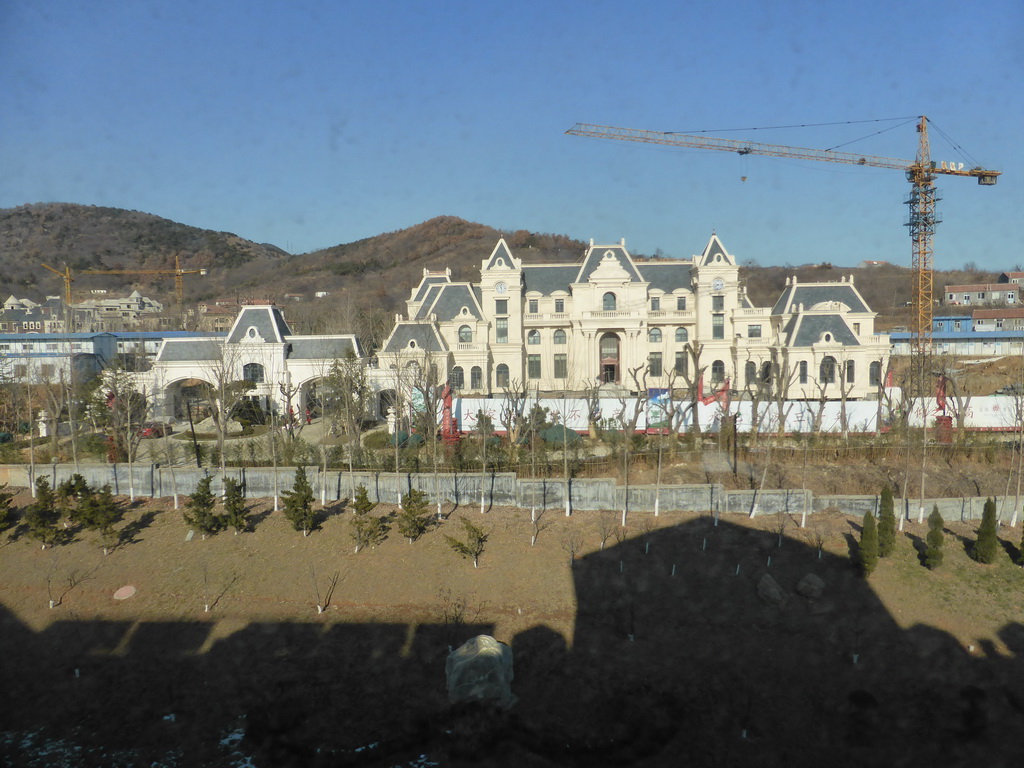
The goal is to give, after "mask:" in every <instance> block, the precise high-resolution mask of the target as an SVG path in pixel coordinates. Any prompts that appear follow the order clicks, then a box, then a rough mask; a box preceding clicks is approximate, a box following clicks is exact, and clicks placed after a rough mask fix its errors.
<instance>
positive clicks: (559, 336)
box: [554, 328, 565, 346]
mask: <svg viewBox="0 0 1024 768" xmlns="http://www.w3.org/2000/svg"><path fill="white" fill-rule="evenodd" d="M554 341H555V346H563V345H564V344H565V331H563V330H562V329H561V328H559V329H558V330H557V331H555V336H554Z"/></svg>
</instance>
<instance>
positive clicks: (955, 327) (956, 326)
mask: <svg viewBox="0 0 1024 768" xmlns="http://www.w3.org/2000/svg"><path fill="white" fill-rule="evenodd" d="M961 327H962V326H961V323H960V321H959V320H954V321H953V330H954V331H957V332H958V333H959V332H960V328H961Z"/></svg>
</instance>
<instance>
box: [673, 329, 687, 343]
mask: <svg viewBox="0 0 1024 768" xmlns="http://www.w3.org/2000/svg"><path fill="white" fill-rule="evenodd" d="M689 340H690V339H689V334H688V333H687V332H686V329H685V328H676V344H683V343H685V342H687V341H689Z"/></svg>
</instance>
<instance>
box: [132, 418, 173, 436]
mask: <svg viewBox="0 0 1024 768" xmlns="http://www.w3.org/2000/svg"><path fill="white" fill-rule="evenodd" d="M173 431H174V430H173V429H171V425H170V424H161V423H160V422H159V421H150V422H147V423H146V424H143V426H142V429H140V430H139V437H163V436H164V435H169V434H171V433H172V432H173Z"/></svg>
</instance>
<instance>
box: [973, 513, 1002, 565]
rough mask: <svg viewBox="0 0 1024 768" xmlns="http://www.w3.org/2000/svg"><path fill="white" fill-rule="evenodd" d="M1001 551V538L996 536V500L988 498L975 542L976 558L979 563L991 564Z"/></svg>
mask: <svg viewBox="0 0 1024 768" xmlns="http://www.w3.org/2000/svg"><path fill="white" fill-rule="evenodd" d="M998 551H999V539H998V538H997V536H996V501H995V499H992V498H988V499H986V500H985V507H984V509H983V511H982V513H981V525H980V526H979V527H978V538H977V540H976V541H975V542H974V559H975V560H977V561H978V562H979V563H984V564H986V565H991V564H992V563H994V562H995V561H996V554H997V552H998Z"/></svg>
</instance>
